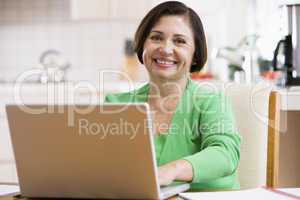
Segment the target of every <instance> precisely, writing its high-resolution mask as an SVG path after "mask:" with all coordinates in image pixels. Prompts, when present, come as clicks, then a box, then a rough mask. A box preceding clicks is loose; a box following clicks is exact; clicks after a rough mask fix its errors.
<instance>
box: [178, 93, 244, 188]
mask: <svg viewBox="0 0 300 200" xmlns="http://www.w3.org/2000/svg"><path fill="white" fill-rule="evenodd" d="M205 98H207V99H206V100H205V101H204V102H205V103H204V104H201V105H195V106H196V108H198V109H200V111H199V112H200V119H198V120H199V129H198V131H199V137H198V138H197V139H199V140H201V147H200V149H199V152H198V153H195V154H193V155H190V156H187V157H185V158H184V159H185V160H187V161H189V162H190V163H191V165H192V167H193V174H194V177H193V181H192V182H193V183H204V182H209V181H212V180H215V179H218V178H222V177H226V176H229V175H231V174H233V173H234V172H235V170H236V169H237V166H238V162H239V158H240V153H239V152H240V141H241V140H240V136H239V134H238V133H237V131H236V128H235V124H234V118H233V114H232V110H231V106H230V103H229V101H228V99H227V98H225V96H224V95H222V94H214V95H209V96H208V97H205ZM202 102H203V101H202ZM195 104H197V102H195Z"/></svg>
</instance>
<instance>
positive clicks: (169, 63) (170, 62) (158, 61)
mask: <svg viewBox="0 0 300 200" xmlns="http://www.w3.org/2000/svg"><path fill="white" fill-rule="evenodd" d="M156 62H157V63H158V64H163V65H173V64H175V62H173V61H166V60H159V59H156Z"/></svg>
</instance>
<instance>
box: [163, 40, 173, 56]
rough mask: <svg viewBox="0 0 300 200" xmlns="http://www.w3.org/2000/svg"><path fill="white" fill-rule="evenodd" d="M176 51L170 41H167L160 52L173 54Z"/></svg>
mask: <svg viewBox="0 0 300 200" xmlns="http://www.w3.org/2000/svg"><path fill="white" fill-rule="evenodd" d="M173 50H174V46H173V44H172V43H171V42H170V41H166V42H164V43H163V44H162V46H161V47H160V52H161V53H164V54H168V55H169V54H172V53H173Z"/></svg>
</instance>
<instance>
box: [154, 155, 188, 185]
mask: <svg viewBox="0 0 300 200" xmlns="http://www.w3.org/2000/svg"><path fill="white" fill-rule="evenodd" d="M175 180H178V181H192V180H193V168H192V165H191V164H190V163H189V162H188V161H186V160H176V161H173V162H170V163H167V164H165V165H162V166H160V167H159V168H158V181H159V185H162V186H165V185H169V184H171V183H172V182H173V181H175Z"/></svg>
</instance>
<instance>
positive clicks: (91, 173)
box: [6, 104, 189, 199]
mask: <svg viewBox="0 0 300 200" xmlns="http://www.w3.org/2000/svg"><path fill="white" fill-rule="evenodd" d="M6 111H7V116H8V121H9V128H10V133H11V140H12V144H13V149H14V155H15V160H16V166H17V173H18V178H19V184H20V190H21V195H22V196H24V197H56V198H104V199H165V198H168V197H170V196H173V195H175V194H177V193H179V192H183V191H185V190H188V189H189V184H178V185H177V184H176V185H175V186H168V187H165V188H160V187H159V184H158V179H157V167H156V160H155V150H154V144H153V136H152V129H151V127H152V126H151V122H150V113H149V107H148V105H147V104H127V105H125V104H103V105H51V106H49V105H23V106H19V105H7V106H6Z"/></svg>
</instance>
